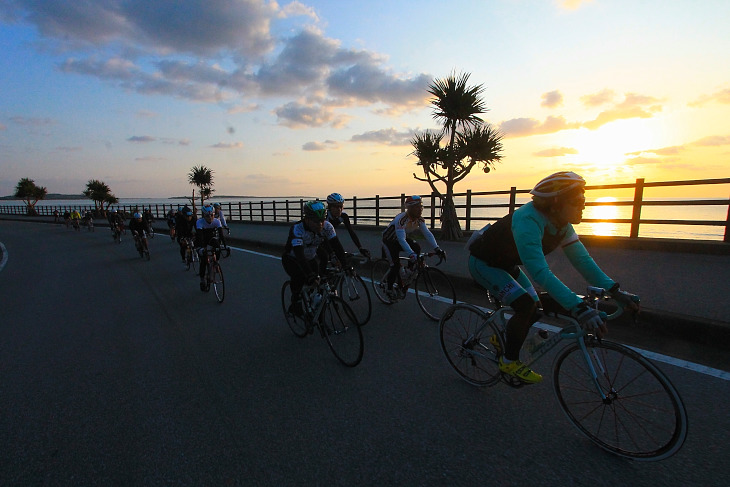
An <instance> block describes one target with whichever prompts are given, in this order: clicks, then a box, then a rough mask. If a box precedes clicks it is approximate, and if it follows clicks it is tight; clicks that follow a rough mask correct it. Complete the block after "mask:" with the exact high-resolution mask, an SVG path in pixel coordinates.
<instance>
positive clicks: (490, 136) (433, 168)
mask: <svg viewBox="0 0 730 487" xmlns="http://www.w3.org/2000/svg"><path fill="white" fill-rule="evenodd" d="M469 76H470V75H469V74H468V73H464V74H461V75H458V76H457V75H456V74H455V73H452V74H451V75H450V76H449V77H448V78H446V79H436V80H434V81H433V83H432V84H431V85H430V86H429V87H428V92H429V93H430V94H431V95H433V98H432V99H431V105H432V108H433V118H434V119H436V120H437V121H438V122H439V123H440V124H441V132H440V133H438V134H435V133H433V132H429V131H426V132H424V133H422V134H416V135H415V136H414V137H413V139H412V140H411V145H412V146H413V148H414V150H413V152H412V154H413V155H415V156H416V157H417V158H418V162H417V165H419V166H420V167H421V169H423V173H424V177H419V176H417V175H416V174H415V173H414V174H413V177H414V178H416V179H417V180H419V181H425V182H427V183H428V184H429V185H430V186H431V190H432V191H433V192H434V193H436V194H437V195H438V196H439V197H440V198H441V201H442V208H441V210H442V213H441V239H443V240H458V239H459V238H461V236H462V232H461V227H460V226H459V220H458V218H457V215H456V207H455V206H454V185H455V184H456V183H457V182H459V181H461V180H462V179H464V178H465V177H466V176H467V175H468V174H469V173H470V172H471V170H472V169H473V168H474V166H475V165H477V164H479V163H480V164H481V165H482V168H483V170H484V172H485V173H488V172H489V171H490V170H491V167H493V166H494V164H495V163H496V162H499V161H500V160H501V159H502V149H503V147H502V134H500V133H499V131H498V130H496V129H494V128H492V127H491V126H490V125H489V124H488V123H486V122H484V120H482V119H481V118H479V115H480V114H482V113H485V112H486V111H487V107H486V104H485V103H484V100H483V99H482V94H483V93H484V87H483V85H476V86H468V84H467V83H468V81H469ZM444 137H446V138H447V139H448V143H447V145H446V146H442V145H441V144H442V142H443V140H444ZM437 183H440V184H443V185H444V191H441V190H439V189H438V187H437V186H436V184H437Z"/></svg>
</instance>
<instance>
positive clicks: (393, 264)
mask: <svg viewBox="0 0 730 487" xmlns="http://www.w3.org/2000/svg"><path fill="white" fill-rule="evenodd" d="M400 250H401V248H400V244H399V243H398V242H390V241H388V242H383V253H384V254H385V258H386V259H388V261H390V270H389V271H388V281H387V282H388V289H387V290H391V289H393V284H395V282H396V280H397V279H398V276H399V273H400V259H399V258H398V254H399V253H400Z"/></svg>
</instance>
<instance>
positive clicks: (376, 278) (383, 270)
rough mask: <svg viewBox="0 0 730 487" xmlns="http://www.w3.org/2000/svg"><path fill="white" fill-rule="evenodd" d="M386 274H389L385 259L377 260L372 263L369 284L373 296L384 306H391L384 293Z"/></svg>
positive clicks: (388, 264) (388, 263) (388, 265)
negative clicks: (371, 287)
mask: <svg viewBox="0 0 730 487" xmlns="http://www.w3.org/2000/svg"><path fill="white" fill-rule="evenodd" d="M388 272H390V262H388V260H387V259H378V260H376V261H375V262H373V267H372V270H371V275H370V282H371V283H372V285H373V290H374V291H375V295H376V296H377V297H378V299H379V300H380V301H382V302H383V303H385V304H393V301H391V300H390V298H389V297H388V295H387V294H386V291H387V290H388Z"/></svg>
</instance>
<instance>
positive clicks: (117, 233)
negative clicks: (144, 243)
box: [111, 223, 122, 243]
mask: <svg viewBox="0 0 730 487" xmlns="http://www.w3.org/2000/svg"><path fill="white" fill-rule="evenodd" d="M111 227H112V239H113V240H114V241H115V242H116V243H121V242H122V231H121V230H120V228H119V225H118V224H114V223H112V226H111Z"/></svg>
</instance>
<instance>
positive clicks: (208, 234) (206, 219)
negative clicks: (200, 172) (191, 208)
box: [195, 205, 223, 291]
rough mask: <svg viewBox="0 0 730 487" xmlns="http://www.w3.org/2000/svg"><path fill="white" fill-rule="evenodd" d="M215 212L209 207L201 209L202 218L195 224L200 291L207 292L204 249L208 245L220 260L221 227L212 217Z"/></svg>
mask: <svg viewBox="0 0 730 487" xmlns="http://www.w3.org/2000/svg"><path fill="white" fill-rule="evenodd" d="M214 211H215V210H214V209H213V207H212V206H211V205H205V206H204V207H203V208H202V209H201V213H202V214H203V216H202V218H199V219H198V221H196V222H195V251H196V252H198V256H199V257H200V273H199V275H200V290H201V291H207V290H208V286H207V283H206V282H205V271H206V269H207V267H208V262H207V259H206V258H205V248H206V247H207V246H208V245H210V246H211V247H213V248H214V249H215V253H216V257H217V258H220V240H219V238H218V237H219V236H220V233H221V232H220V229H221V228H222V227H223V225H221V222H220V220H218V219H216V218H214V217H213V212H214Z"/></svg>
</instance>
